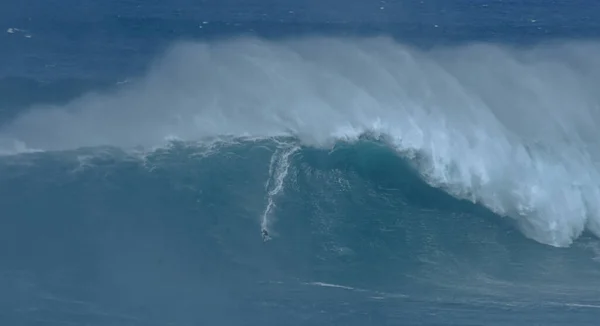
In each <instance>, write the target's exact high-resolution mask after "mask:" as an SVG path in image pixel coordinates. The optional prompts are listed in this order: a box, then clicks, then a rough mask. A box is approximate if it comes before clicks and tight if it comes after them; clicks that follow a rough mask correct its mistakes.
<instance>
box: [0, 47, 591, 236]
mask: <svg viewBox="0 0 600 326" xmlns="http://www.w3.org/2000/svg"><path fill="white" fill-rule="evenodd" d="M599 81H600V44H598V43H596V42H555V43H553V44H545V45H538V46H532V47H528V48H514V47H509V46H500V45H493V44H471V45H463V46H456V47H444V48H432V49H428V50H423V49H417V48H413V47H410V46H405V45H402V44H399V43H397V42H396V41H393V40H392V39H388V38H310V37H307V38H303V39H296V40H282V41H266V40H262V39H257V38H238V39H230V40H226V41H218V42H211V43H189V42H188V43H179V44H176V45H174V46H173V47H172V48H171V49H170V50H169V51H168V52H167V53H166V54H165V55H164V56H162V57H161V58H159V60H157V61H156V62H155V64H154V65H153V66H152V67H151V69H150V70H149V72H148V73H147V74H146V75H145V76H142V77H140V78H138V79H137V80H134V81H133V82H131V83H127V84H123V85H120V86H119V87H118V88H117V89H115V90H113V91H103V92H97V93H94V92H92V93H88V94H85V95H83V96H81V97H79V98H77V99H75V100H73V101H71V102H70V103H69V104H67V105H62V106H50V105H46V106H36V107H32V108H30V109H29V110H27V111H26V112H24V113H22V114H20V115H19V116H17V118H15V119H14V120H12V121H11V122H9V123H8V124H5V125H3V126H2V127H1V129H0V144H1V145H2V146H1V150H2V152H3V153H5V154H9V153H18V152H23V151H31V150H43V151H48V150H50V151H55V150H72V149H77V148H81V147H94V146H117V147H122V148H132V147H136V146H144V147H153V146H161V145H164V144H165V143H166V142H167V141H168V140H172V139H179V140H185V141H201V140H202V139H205V138H214V137H220V136H233V137H257V138H264V137H273V136H285V135H287V136H293V137H297V138H298V139H299V140H300V142H301V144H303V145H306V146H316V147H324V148H328V147H331V146H332V145H333V144H335V143H336V142H337V141H340V140H350V141H353V140H356V139H357V138H358V137H359V136H362V135H370V137H375V138H379V139H381V140H382V141H384V142H386V143H388V144H389V146H391V147H393V148H394V149H395V150H397V152H398V153H400V154H401V155H403V156H405V157H406V158H408V159H410V160H412V162H413V163H414V164H416V166H417V167H418V170H419V171H420V173H421V174H422V175H423V177H424V178H425V180H426V181H427V182H428V183H430V184H431V185H434V186H436V187H441V188H443V189H445V190H446V191H448V192H449V193H451V194H453V195H455V196H457V197H459V198H466V199H469V200H472V201H475V202H479V203H482V204H483V205H485V206H486V207H488V208H489V209H491V210H492V211H494V212H496V213H497V214H499V215H502V216H509V217H511V218H513V219H515V220H516V221H517V222H518V224H519V225H520V227H521V229H522V230H523V231H524V233H525V234H526V235H527V236H528V237H531V238H533V239H535V240H537V241H540V242H542V243H545V244H550V245H555V246H567V245H569V244H570V243H571V242H572V241H573V240H574V239H576V238H577V237H578V236H579V235H580V234H581V233H582V232H583V231H584V230H586V229H587V230H589V231H591V232H593V233H595V234H596V235H600V213H599V212H600V188H599V186H598V185H599V184H600V183H599V182H600V175H599V171H600V170H599V169H598V164H597V160H598V155H599V153H600V152H599V151H600V147H599V144H598V141H597V139H598V136H599V135H598V131H597V128H596V127H595V126H597V125H598V123H599V122H600V117H599V115H600V110H598V106H599V105H600V93H598V92H597V91H596V88H597V84H598V82H599ZM266 213H267V212H265V214H266Z"/></svg>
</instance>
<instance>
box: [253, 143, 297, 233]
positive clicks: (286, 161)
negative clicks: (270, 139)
mask: <svg viewBox="0 0 600 326" xmlns="http://www.w3.org/2000/svg"><path fill="white" fill-rule="evenodd" d="M299 149H300V147H299V146H297V145H291V146H290V145H286V144H282V148H279V149H277V151H275V153H273V155H272V156H271V163H270V164H269V179H267V182H266V184H265V189H266V190H267V206H266V207H265V211H264V212H263V215H262V218H261V230H264V231H267V232H269V231H270V226H271V224H272V223H273V215H272V213H273V212H272V211H273V209H274V208H275V198H276V197H277V196H278V195H280V194H282V192H283V189H284V181H285V178H286V177H287V175H288V171H289V168H290V165H291V164H290V156H292V154H294V153H295V152H297V151H298V150H299Z"/></svg>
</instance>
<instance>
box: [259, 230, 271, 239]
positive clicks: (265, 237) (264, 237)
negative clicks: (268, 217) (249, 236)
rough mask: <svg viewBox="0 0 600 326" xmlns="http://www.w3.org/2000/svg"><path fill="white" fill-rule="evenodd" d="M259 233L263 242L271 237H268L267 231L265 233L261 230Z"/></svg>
mask: <svg viewBox="0 0 600 326" xmlns="http://www.w3.org/2000/svg"><path fill="white" fill-rule="evenodd" d="M260 233H261V234H262V238H263V241H264V242H267V241H269V240H270V239H271V237H269V231H267V229H264V228H263V229H262V230H261V232H260Z"/></svg>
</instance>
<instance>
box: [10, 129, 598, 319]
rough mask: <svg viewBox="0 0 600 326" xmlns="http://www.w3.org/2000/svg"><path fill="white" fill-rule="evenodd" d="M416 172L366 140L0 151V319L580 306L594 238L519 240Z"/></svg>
mask: <svg viewBox="0 0 600 326" xmlns="http://www.w3.org/2000/svg"><path fill="white" fill-rule="evenodd" d="M417 169H418V166H417V167H416V168H415V164H414V161H411V160H409V159H406V158H402V157H401V156H399V155H398V149H397V148H396V147H393V146H390V145H389V144H388V143H386V142H382V141H380V140H377V139H373V138H368V137H361V138H360V139H358V140H355V141H352V142H347V141H346V142H341V141H338V142H336V143H335V144H334V146H333V148H331V149H320V148H315V147H313V146H307V145H303V144H302V140H301V139H299V138H292V137H277V138H274V139H270V140H258V139H247V138H231V139H228V140H213V141H212V142H203V143H197V142H181V141H174V142H171V143H170V144H169V145H168V146H166V147H164V148H160V149H156V150H151V151H123V150H119V149H116V148H114V147H102V148H90V149H78V150H69V151H60V152H53V151H49V152H43V153H30V154H21V155H13V156H5V157H3V158H1V159H0V182H1V184H2V185H3V187H1V188H0V204H1V207H2V213H3V218H4V223H3V227H2V228H1V229H0V239H1V240H2V243H0V244H1V246H0V255H1V256H2V257H3V266H9V267H10V268H7V267H4V268H3V269H2V273H1V274H0V287H2V288H3V289H4V290H3V292H2V294H0V299H1V300H2V301H1V302H2V305H1V307H2V308H1V309H0V313H2V317H1V318H2V320H4V321H5V322H7V323H12V324H18V323H24V324H36V323H40V322H44V323H48V324H52V325H54V324H56V325H59V324H61V323H63V324H64V323H66V322H70V323H73V324H83V323H86V324H91V325H113V324H119V323H121V324H127V325H164V324H175V325H188V324H190V323H193V322H195V323H199V324H211V323H214V322H215V321H218V322H219V323H221V324H225V325H246V324H248V325H250V324H256V323H270V322H272V321H276V320H281V319H282V318H289V316H297V317H294V318H292V319H291V320H290V324H291V325H305V324H307V323H310V324H315V325H327V324H330V323H331V322H335V323H341V324H347V323H353V322H354V323H358V324H378V323H384V322H392V323H393V324H397V323H400V322H402V321H403V320H404V321H407V320H409V321H410V320H412V321H414V322H415V323H417V321H418V324H423V323H425V324H427V323H430V324H432V325H433V324H440V323H444V322H446V320H447V319H448V318H452V319H453V320H464V321H465V322H466V320H468V319H470V320H472V319H473V318H475V319H477V318H481V317H477V315H478V314H479V313H480V311H481V310H482V309H484V310H485V311H486V312H487V314H488V316H489V315H490V314H491V315H494V316H500V315H502V314H506V313H507V312H509V313H510V316H511V318H514V319H511V320H513V321H514V320H521V319H522V318H532V317H531V314H533V315H537V316H538V317H535V318H536V320H540V319H539V318H541V317H539V316H544V317H543V318H546V319H547V320H548V321H549V322H556V323H559V324H560V323H564V322H567V320H571V321H573V320H579V321H581V322H582V323H583V324H586V323H589V322H590V321H591V320H594V318H595V317H594V316H597V315H595V314H594V312H595V311H597V309H598V305H597V304H596V303H595V302H597V301H596V300H597V297H598V290H597V289H598V288H599V287H598V285H599V284H598V279H599V278H598V268H597V267H598V261H597V260H598V253H599V252H600V251H599V250H600V243H599V242H598V241H597V240H596V239H595V238H594V237H592V236H589V235H584V236H583V237H582V238H580V239H578V240H577V242H576V243H575V245H573V246H572V247H571V248H569V249H564V250H558V249H556V248H553V247H552V246H546V245H542V244H539V243H537V242H535V241H531V240H528V239H527V238H525V237H523V235H522V234H521V233H519V232H518V231H516V229H515V228H514V225H512V223H510V221H511V220H510V219H503V218H501V217H499V216H497V215H495V214H494V213H493V212H491V211H490V210H488V209H485V208H484V207H482V206H480V205H476V204H473V203H471V202H469V201H465V200H457V199H455V198H454V197H452V196H450V195H448V194H447V193H446V192H444V191H443V190H440V189H437V188H434V187H431V186H430V185H428V184H426V183H425V182H423V180H422V175H421V174H420V172H419V171H418V170H417ZM263 232H266V233H268V234H267V237H264V233H263ZM283 298H285V299H283ZM315 306H318V307H319V311H318V312H315V311H314V307H315ZM349 309H350V310H349ZM300 314H301V315H302V317H300ZM527 316H529V317H527ZM461 318H462V319H461ZM586 318H587V319H586ZM590 318H592V319H590ZM546 319H544V320H546ZM502 320H505V319H502ZM506 320H508V319H506ZM506 320H505V322H506ZM510 323H512V322H510ZM510 323H508V324H510ZM501 324H503V323H502V322H501V321H500V322H499V324H498V325H501Z"/></svg>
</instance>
